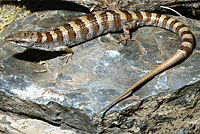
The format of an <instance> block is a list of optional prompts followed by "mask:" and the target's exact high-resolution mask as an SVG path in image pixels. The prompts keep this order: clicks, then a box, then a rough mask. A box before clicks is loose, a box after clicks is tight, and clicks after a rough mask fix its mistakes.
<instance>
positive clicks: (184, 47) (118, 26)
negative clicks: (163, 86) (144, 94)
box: [6, 10, 194, 112]
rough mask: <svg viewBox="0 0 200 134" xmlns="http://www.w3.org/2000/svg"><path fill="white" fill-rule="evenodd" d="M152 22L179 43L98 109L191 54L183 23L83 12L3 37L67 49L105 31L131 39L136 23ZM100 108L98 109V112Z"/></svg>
mask: <svg viewBox="0 0 200 134" xmlns="http://www.w3.org/2000/svg"><path fill="white" fill-rule="evenodd" d="M144 25H151V26H157V27H161V28H165V29H168V30H170V31H172V32H174V33H176V34H178V35H179V36H180V37H181V40H182V44H181V46H180V48H179V49H178V50H177V52H176V53H175V54H174V55H173V56H172V57H170V58H169V59H168V60H166V61H165V62H163V63H162V64H161V65H159V66H158V67H157V68H155V69H154V70H153V71H151V72H150V73H148V74H146V75H145V76H143V77H142V78H141V79H140V80H139V81H138V82H136V83H135V84H134V85H133V86H131V87H130V88H129V89H127V90H126V91H125V92H124V93H122V94H121V95H120V96H118V97H117V98H116V99H114V100H113V101H112V102H111V103H110V104H108V105H107V106H106V107H104V108H103V109H102V110H101V111H103V110H105V109H106V108H108V107H110V106H111V105H113V104H114V103H116V102H118V101H119V100H120V99H121V98H123V97H124V96H125V95H127V94H128V93H129V92H130V91H132V90H134V89H135V88H137V87H138V86H139V85H141V84H144V83H145V82H146V81H148V80H150V79H151V78H153V77H154V76H156V75H157V74H159V73H161V72H162V71H164V70H166V69H168V68H169V67H171V66H173V65H174V64H176V63H178V62H180V61H182V60H183V59H185V58H186V57H187V56H188V55H189V54H191V52H192V50H193V47H194V37H193V34H192V32H191V31H190V30H189V28H188V27H187V26H185V25H184V24H183V23H181V22H179V21H176V20H175V19H173V18H171V17H168V16H165V15H161V14H156V13H148V12H143V11H129V10H106V11H97V12H93V13H91V14H88V15H86V16H82V17H79V18H78V19H76V20H73V21H71V22H69V23H67V24H65V25H63V26H59V27H57V28H55V29H54V30H52V31H48V32H44V33H42V32H32V31H27V32H19V33H17V34H13V35H10V36H8V37H6V40H7V41H10V42H11V43H14V44H15V45H17V46H23V47H27V48H35V49H41V50H47V51H68V52H72V51H71V49H69V47H72V46H73V45H74V44H77V43H81V42H84V41H87V40H90V39H92V38H95V37H98V36H99V35H102V34H106V33H108V32H117V31H121V30H123V31H124V34H125V38H124V39H125V40H127V39H130V32H129V30H130V29H132V28H137V27H138V26H144ZM101 111H99V112H101Z"/></svg>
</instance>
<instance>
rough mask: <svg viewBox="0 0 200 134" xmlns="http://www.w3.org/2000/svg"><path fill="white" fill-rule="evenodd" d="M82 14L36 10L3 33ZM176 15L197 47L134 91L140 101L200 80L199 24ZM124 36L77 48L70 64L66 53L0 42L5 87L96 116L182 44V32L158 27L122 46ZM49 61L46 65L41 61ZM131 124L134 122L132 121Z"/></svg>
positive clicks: (0, 77) (42, 27) (0, 78)
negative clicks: (66, 58) (180, 35)
mask: <svg viewBox="0 0 200 134" xmlns="http://www.w3.org/2000/svg"><path fill="white" fill-rule="evenodd" d="M82 15H83V13H76V12H68V11H43V12H36V13H33V14H31V15H29V16H26V17H24V18H21V19H17V20H16V21H13V22H12V23H10V24H9V25H8V26H7V27H6V28H5V29H4V30H3V31H2V33H1V34H0V37H1V38H2V37H5V36H7V35H10V34H12V33H15V32H18V31H26V30H32V31H47V30H51V29H53V28H55V27H57V26H59V25H62V24H65V23H67V22H68V21H69V20H71V19H73V18H74V17H75V16H82ZM177 19H178V20H180V21H183V22H184V23H185V24H186V25H188V27H189V28H191V30H192V31H193V33H194V34H195V37H196V49H195V50H194V52H193V54H192V55H191V56H190V57H189V58H188V59H187V60H186V61H184V62H183V63H181V64H179V65H177V66H175V67H173V68H171V69H169V70H167V71H165V72H163V73H161V74H160V75H158V76H156V77H155V78H154V79H153V80H151V81H150V82H148V83H147V84H146V85H144V86H143V87H142V88H141V89H140V90H139V91H137V92H136V93H135V95H136V96H138V97H140V98H141V99H143V98H146V97H149V96H152V95H157V94H159V93H162V92H167V93H170V92H175V91H177V90H178V89H180V88H182V87H184V86H186V85H191V84H193V83H195V82H198V81H199V80H200V68H199V63H200V60H199V54H200V53H199V46H200V44H199V42H200V41H199V40H200V38H199V37H200V32H199V27H200V23H199V21H195V20H191V19H187V18H184V17H179V18H177ZM120 34H121V33H112V34H107V35H103V36H101V37H98V38H95V39H93V40H90V41H87V42H85V43H82V44H80V45H78V46H75V47H74V48H72V49H73V51H74V52H75V54H74V56H73V59H72V60H69V61H68V63H65V60H61V59H62V56H61V55H62V53H52V52H44V51H38V50H26V49H25V48H21V47H15V46H12V45H10V44H8V43H5V41H4V40H0V45H1V49H0V57H1V66H2V71H1V72H0V90H1V91H3V92H5V93H7V94H10V95H11V96H15V97H19V98H21V99H23V100H26V101H32V102H35V103H37V104H38V106H40V105H43V104H44V105H45V104H49V102H56V105H58V104H60V105H62V106H63V107H65V106H67V107H68V106H69V105H70V106H71V107H74V108H79V109H82V110H83V111H84V112H85V113H86V114H87V115H88V116H89V117H90V118H91V117H92V115H93V114H94V113H96V112H97V111H98V110H100V109H101V108H102V107H104V106H105V105H106V104H108V103H109V102H110V101H112V100H113V99H114V98H115V97H116V96H118V95H119V94H121V93H122V92H123V91H125V90H126V89H127V88H128V87H130V86H131V85H132V84H134V83H135V82H136V81H137V80H139V79H140V78H141V76H143V75H145V74H146V73H147V72H150V71H151V70H152V69H154V68H155V67H156V66H158V65H159V64H160V63H162V62H163V61H164V60H166V59H167V58H169V57H170V56H171V55H172V54H173V53H174V52H175V51H176V50H177V49H178V47H179V45H180V43H181V41H180V38H179V37H178V36H177V35H175V34H173V33H171V32H169V31H167V30H164V29H161V28H156V27H142V28H138V29H137V30H136V31H134V32H133V34H132V38H134V39H136V41H135V42H128V44H127V45H126V46H123V45H122V44H117V42H118V39H117V36H118V35H120ZM44 60H45V61H46V63H45V64H40V63H39V61H44ZM57 103H58V104H57ZM135 103H136V102H135V101H128V102H123V103H120V104H119V105H117V106H115V107H114V108H113V109H115V110H120V109H124V108H125V107H128V106H130V105H133V104H135ZM60 105H59V107H60ZM45 106H46V105H45ZM47 106H48V105H47ZM61 109H62V108H61ZM113 109H111V111H112V110H113ZM75 111H76V110H75ZM44 114H45V113H44ZM44 114H42V115H44ZM77 115H78V114H77ZM64 118H66V119H69V118H68V117H63V119H64ZM77 118H78V117H77ZM81 119H82V118H81ZM48 120H50V119H48ZM82 121H83V120H82ZM127 124H129V126H132V124H133V122H131V121H129V122H128V123H127ZM89 126H90V125H89Z"/></svg>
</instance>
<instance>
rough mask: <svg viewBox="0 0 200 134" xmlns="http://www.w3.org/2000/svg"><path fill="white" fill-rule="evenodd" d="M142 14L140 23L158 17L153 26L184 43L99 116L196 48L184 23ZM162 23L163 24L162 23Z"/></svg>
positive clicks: (191, 35) (164, 17) (192, 37)
mask: <svg viewBox="0 0 200 134" xmlns="http://www.w3.org/2000/svg"><path fill="white" fill-rule="evenodd" d="M133 13H134V12H133ZM140 14H142V18H141V20H140V21H146V20H147V19H148V18H149V15H151V16H156V17H154V22H157V24H155V23H152V24H151V25H154V26H158V27H162V28H165V29H168V30H170V31H173V32H175V33H177V34H178V35H179V36H180V37H181V39H182V43H181V46H180V48H179V49H178V50H177V52H176V53H175V54H174V55H173V56H172V57H170V58H169V59H168V60H166V61H165V62H163V63H162V64H161V65H159V66H158V67H157V68H155V69H154V70H153V71H151V72H150V73H148V74H146V75H145V76H143V77H142V78H141V79H140V80H139V81H137V82H136V83H135V84H134V85H132V86H131V87H130V88H128V89H127V90H126V91H125V92H123V93H122V94H121V95H119V96H118V97H116V98H115V99H114V100H113V101H112V102H110V103H109V104H108V105H107V106H105V107H104V108H103V109H101V110H100V111H99V112H98V113H97V114H99V113H100V112H102V111H104V110H105V109H107V108H109V107H110V106H112V105H114V104H115V103H117V102H119V101H120V100H121V99H122V98H123V97H124V96H126V95H127V94H128V93H129V92H130V91H133V90H134V89H136V88H137V87H138V86H140V85H142V84H144V83H145V82H147V81H148V80H150V79H152V78H153V77H154V76H156V75H157V74H159V73H161V72H163V71H164V70H166V69H168V68H170V67H172V66H173V65H175V64H177V63H179V62H180V61H182V60H184V59H186V57H188V56H189V55H190V54H191V52H192V50H193V48H194V36H193V34H192V32H191V31H190V29H189V28H188V27H187V26H185V25H184V24H183V23H181V22H178V21H176V20H175V19H173V18H170V17H168V16H165V15H158V14H154V13H146V12H142V11H141V12H140ZM160 22H162V23H160Z"/></svg>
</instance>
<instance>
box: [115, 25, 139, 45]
mask: <svg viewBox="0 0 200 134" xmlns="http://www.w3.org/2000/svg"><path fill="white" fill-rule="evenodd" d="M137 22H138V21H131V22H127V23H125V24H124V25H123V26H122V30H123V32H124V35H119V36H118V38H119V42H118V43H121V42H124V45H126V44H127V41H135V39H131V33H130V30H131V29H136V28H137V27H138V23H137Z"/></svg>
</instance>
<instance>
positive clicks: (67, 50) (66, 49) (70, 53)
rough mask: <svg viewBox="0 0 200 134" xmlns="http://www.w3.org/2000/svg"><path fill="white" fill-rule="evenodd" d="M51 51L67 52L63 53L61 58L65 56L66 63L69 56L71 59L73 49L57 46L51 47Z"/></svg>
mask: <svg viewBox="0 0 200 134" xmlns="http://www.w3.org/2000/svg"><path fill="white" fill-rule="evenodd" d="M52 51H64V52H67V54H64V55H63V57H62V59H64V58H66V63H67V62H68V60H69V58H71V59H72V56H73V54H74V52H73V50H72V49H71V48H69V47H68V46H59V47H55V48H53V49H52Z"/></svg>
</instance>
